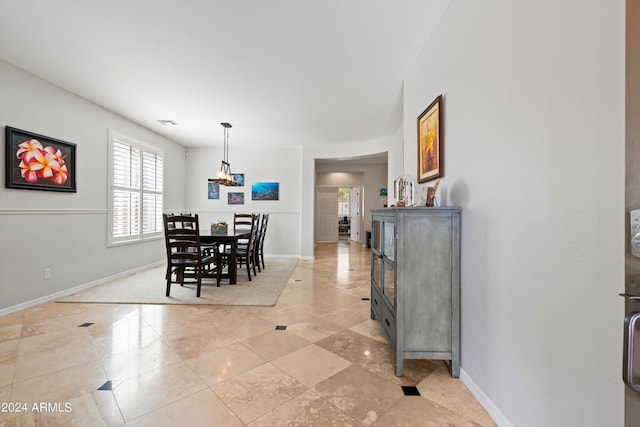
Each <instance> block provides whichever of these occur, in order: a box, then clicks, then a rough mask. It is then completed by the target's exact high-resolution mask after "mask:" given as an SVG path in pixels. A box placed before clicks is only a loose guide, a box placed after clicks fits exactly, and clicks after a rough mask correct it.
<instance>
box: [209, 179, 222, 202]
mask: <svg viewBox="0 0 640 427" xmlns="http://www.w3.org/2000/svg"><path fill="white" fill-rule="evenodd" d="M207 184H209V191H208V192H207V194H208V195H209V199H216V200H217V199H219V198H220V184H217V183H215V182H209V183H207Z"/></svg>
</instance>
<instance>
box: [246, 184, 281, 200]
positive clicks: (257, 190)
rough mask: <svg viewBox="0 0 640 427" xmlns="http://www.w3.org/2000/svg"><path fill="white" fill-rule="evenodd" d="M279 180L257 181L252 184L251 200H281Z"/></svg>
mask: <svg viewBox="0 0 640 427" xmlns="http://www.w3.org/2000/svg"><path fill="white" fill-rule="evenodd" d="M279 198H280V183H279V182H257V183H255V184H253V185H252V186H251V200H279Z"/></svg>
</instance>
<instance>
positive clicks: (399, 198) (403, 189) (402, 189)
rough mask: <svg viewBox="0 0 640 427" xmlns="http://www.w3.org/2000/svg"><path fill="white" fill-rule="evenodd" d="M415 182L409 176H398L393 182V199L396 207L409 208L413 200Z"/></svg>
mask: <svg viewBox="0 0 640 427" xmlns="http://www.w3.org/2000/svg"><path fill="white" fill-rule="evenodd" d="M415 188H416V180H415V178H414V177H413V176H411V175H407V174H405V175H400V176H399V177H398V178H396V180H395V181H393V197H394V198H395V201H396V203H395V205H396V206H411V205H413V200H414V191H415Z"/></svg>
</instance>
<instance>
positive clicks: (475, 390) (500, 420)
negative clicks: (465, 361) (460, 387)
mask: <svg viewBox="0 0 640 427" xmlns="http://www.w3.org/2000/svg"><path fill="white" fill-rule="evenodd" d="M460 380H461V381H462V382H463V383H464V385H465V386H467V388H468V389H469V391H470V392H471V394H473V396H474V397H475V398H476V399H477V400H478V402H479V403H480V405H482V407H483V408H484V409H485V411H487V412H488V413H489V415H490V416H491V418H493V421H495V422H496V424H498V425H499V426H500V427H513V424H511V422H509V420H508V419H507V417H505V416H504V414H503V413H502V412H501V411H500V409H498V407H497V406H496V405H494V403H493V402H492V401H491V399H489V397H488V396H487V395H486V394H484V392H483V391H482V389H480V387H478V385H477V384H476V383H475V382H474V381H473V380H472V379H471V377H470V376H469V375H467V373H466V372H465V371H464V369H460Z"/></svg>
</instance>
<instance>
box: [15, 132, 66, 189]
mask: <svg viewBox="0 0 640 427" xmlns="http://www.w3.org/2000/svg"><path fill="white" fill-rule="evenodd" d="M5 158H6V182H5V186H6V187H7V188H24V189H27V190H47V191H67V192H72V193H75V192H76V144H73V143H71V142H66V141H61V140H59V139H55V138H50V137H48V136H44V135H38V134H37V133H33V132H27V131H24V130H20V129H16V128H13V127H9V126H6V153H5Z"/></svg>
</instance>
